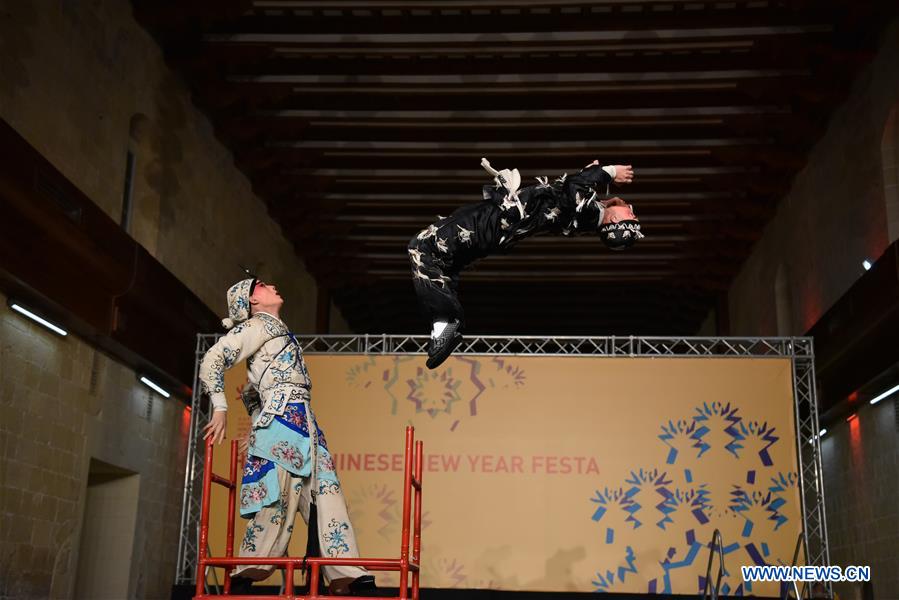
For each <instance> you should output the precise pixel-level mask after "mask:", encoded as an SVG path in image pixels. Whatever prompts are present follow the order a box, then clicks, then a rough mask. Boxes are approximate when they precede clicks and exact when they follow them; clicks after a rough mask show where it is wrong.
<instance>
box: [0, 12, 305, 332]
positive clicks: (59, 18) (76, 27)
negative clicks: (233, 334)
mask: <svg viewBox="0 0 899 600" xmlns="http://www.w3.org/2000/svg"><path fill="white" fill-rule="evenodd" d="M0 80H2V81H3V82H4V84H3V85H2V86H0V118H3V119H5V120H6V121H7V122H9V123H10V125H12V127H13V128H14V129H15V130H16V131H18V132H19V133H20V134H21V135H22V136H23V137H24V138H25V139H26V140H28V142H29V143H31V144H32V145H33V146H35V147H36V148H37V149H38V151H40V152H41V153H42V154H43V155H44V156H45V157H47V159H48V160H49V161H50V162H51V163H53V165H54V166H56V167H57V168H58V169H59V170H60V171H62V173H63V174H64V175H66V177H68V178H69V179H70V180H71V181H72V182H74V183H75V185H76V186H78V187H79V188H80V189H81V190H82V191H83V192H84V193H85V194H87V195H88V196H89V197H90V198H91V199H92V200H93V201H94V202H96V203H97V205H99V206H100V207H101V208H102V209H103V210H104V211H105V212H106V213H107V214H108V215H109V216H110V217H112V218H113V219H115V220H116V221H117V222H118V221H120V219H121V216H122V204H123V203H122V198H123V191H124V188H125V171H126V156H127V152H128V150H129V149H130V150H131V151H132V152H133V153H134V155H135V167H136V168H135V175H134V183H133V202H134V208H133V213H132V214H133V217H132V223H131V227H130V232H131V233H132V235H133V236H134V237H135V239H136V240H137V241H138V242H140V243H141V245H143V246H144V247H145V248H146V249H147V250H148V251H150V253H151V254H153V255H154V256H155V257H156V258H157V260H159V261H160V262H161V263H162V264H164V265H165V266H166V268H168V269H169V270H170V271H171V272H172V273H174V274H175V276H177V277H178V278H179V279H180V280H182V281H183V282H184V283H185V284H186V285H187V286H188V287H190V288H191V289H192V290H193V291H194V292H195V293H196V294H197V295H198V296H199V297H200V298H201V299H202V300H203V301H204V302H205V303H206V304H207V305H208V306H209V307H210V308H212V309H213V310H215V311H216V312H217V313H221V314H223V315H224V311H225V308H224V291H225V289H226V288H227V286H228V285H230V284H231V283H233V282H234V281H236V280H237V279H239V278H240V277H241V271H240V266H241V265H243V266H246V267H249V268H251V269H254V270H258V273H259V274H260V276H261V277H263V278H264V279H266V280H271V281H274V282H276V283H277V284H278V286H279V289H280V291H281V292H282V294H283V295H284V297H285V298H286V300H287V303H286V304H285V308H284V312H283V316H284V317H285V320H286V321H288V322H289V323H290V325H291V327H292V328H294V329H295V330H296V331H309V332H311V331H314V326H315V303H316V299H317V288H316V284H315V281H314V280H313V278H312V277H311V276H310V275H309V273H308V272H307V271H306V268H305V265H304V264H303V262H302V261H301V260H300V259H298V258H297V256H296V253H295V252H294V249H293V246H292V245H291V243H290V242H288V241H287V239H286V238H285V237H284V235H283V234H282V232H281V230H280V227H279V226H278V225H277V224H276V223H275V222H274V221H273V220H272V219H271V218H270V217H269V216H268V212H267V209H266V206H265V204H264V203H263V202H262V201H261V200H260V199H259V198H258V197H257V196H255V195H254V193H253V190H252V189H251V185H250V182H249V180H248V179H247V178H246V177H245V176H244V175H243V173H241V172H240V171H239V170H238V169H237V168H236V167H235V166H234V162H233V156H232V155H231V153H230V152H229V151H228V150H227V149H226V148H225V147H224V146H223V145H222V144H221V143H219V141H218V140H217V139H216V138H215V135H214V133H213V130H212V126H211V124H210V123H209V121H208V119H206V118H205V117H204V116H203V115H202V114H201V113H200V112H199V111H198V110H197V109H196V108H195V107H194V106H193V105H192V104H191V102H190V95H189V91H188V89H187V87H186V86H185V85H184V83H183V82H182V81H181V79H180V78H179V77H178V76H177V75H175V74H174V73H173V72H172V71H171V70H170V69H169V67H168V66H167V65H166V64H165V62H164V61H163V57H162V52H161V50H160V49H159V47H158V46H157V44H156V43H155V41H154V40H153V39H152V38H151V36H150V35H149V34H148V33H147V32H146V31H144V30H143V29H142V28H141V27H140V26H139V25H138V24H137V23H136V22H135V20H134V18H133V16H132V13H131V4H130V3H129V2H118V1H113V0H94V1H92V2H50V1H44V2H12V1H2V2H0Z"/></svg>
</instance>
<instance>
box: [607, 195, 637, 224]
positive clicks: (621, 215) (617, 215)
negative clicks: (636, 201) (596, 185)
mask: <svg viewBox="0 0 899 600" xmlns="http://www.w3.org/2000/svg"><path fill="white" fill-rule="evenodd" d="M605 205H606V211H605V212H604V213H603V215H602V225H605V224H606V223H618V222H620V221H639V220H640V219H638V218H637V215H635V214H634V207H633V206H631V205H630V204H628V203H627V202H625V201H624V200H622V199H621V198H612V199H611V200H607V201H606V202H605Z"/></svg>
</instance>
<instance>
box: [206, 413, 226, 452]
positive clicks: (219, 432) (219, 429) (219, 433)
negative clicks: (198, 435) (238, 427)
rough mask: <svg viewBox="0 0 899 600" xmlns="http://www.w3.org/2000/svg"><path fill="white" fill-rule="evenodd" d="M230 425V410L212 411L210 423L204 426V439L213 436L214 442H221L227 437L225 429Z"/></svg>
mask: <svg viewBox="0 0 899 600" xmlns="http://www.w3.org/2000/svg"><path fill="white" fill-rule="evenodd" d="M227 425H228V411H224V410H216V411H213V413H212V418H211V419H209V423H208V424H207V425H206V427H204V428H203V439H204V440H208V439H209V438H210V437H211V438H212V442H213V443H214V444H221V443H222V440H224V439H225V429H226V428H227Z"/></svg>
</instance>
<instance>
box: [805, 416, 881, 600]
mask: <svg viewBox="0 0 899 600" xmlns="http://www.w3.org/2000/svg"><path fill="white" fill-rule="evenodd" d="M895 411H896V402H895V401H894V400H892V399H887V400H882V401H880V402H879V403H877V404H875V405H874V406H870V405H866V406H862V407H861V408H860V409H859V410H858V413H857V414H858V418H856V419H853V420H852V421H851V422H846V421H841V422H840V423H837V424H836V425H834V426H831V427H830V428H829V429H828V431H827V434H826V435H825V436H824V437H823V438H822V439H821V458H822V463H823V467H824V495H825V500H826V510H827V526H828V535H829V537H830V560H831V563H833V564H835V565H840V566H846V565H869V566H870V567H871V582H872V584H873V587H874V597H875V598H896V597H899V499H897V495H896V494H897V483H896V482H897V481H899V422H897V420H896V414H895ZM860 589H861V588H860V586H859V585H857V584H839V585H837V586H836V590H837V592H838V593H839V594H840V598H842V599H843V600H853V598H858V599H859V600H861V595H860Z"/></svg>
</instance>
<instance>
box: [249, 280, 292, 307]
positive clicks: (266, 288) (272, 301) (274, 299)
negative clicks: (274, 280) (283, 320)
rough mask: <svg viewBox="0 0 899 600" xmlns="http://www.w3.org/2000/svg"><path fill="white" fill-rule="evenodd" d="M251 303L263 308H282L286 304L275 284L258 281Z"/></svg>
mask: <svg viewBox="0 0 899 600" xmlns="http://www.w3.org/2000/svg"><path fill="white" fill-rule="evenodd" d="M250 303H251V304H254V305H262V306H281V305H282V304H284V299H283V298H282V297H281V295H280V294H279V293H278V288H277V287H275V286H274V285H273V284H271V283H263V282H261V281H257V282H256V287H255V288H253V295H252V296H251V297H250Z"/></svg>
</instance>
